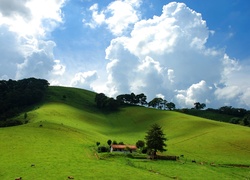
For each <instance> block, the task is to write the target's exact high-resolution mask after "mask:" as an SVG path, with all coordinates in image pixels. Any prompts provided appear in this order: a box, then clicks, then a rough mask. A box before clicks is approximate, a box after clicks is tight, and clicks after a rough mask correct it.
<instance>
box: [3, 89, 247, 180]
mask: <svg viewBox="0 0 250 180" xmlns="http://www.w3.org/2000/svg"><path fill="white" fill-rule="evenodd" d="M94 97H95V94H94V93H92V92H89V91H84V90H80V89H75V88H65V87H64V88H63V87H50V88H49V91H48V96H47V97H46V98H45V100H44V104H41V105H39V106H37V107H34V110H32V111H30V112H28V118H27V119H28V120H29V121H30V123H28V124H25V125H22V126H16V127H9V128H1V129H0V147H1V148H0V154H1V161H0V179H6V180H8V179H14V178H15V177H18V176H22V177H23V179H36V180H39V179H41V180H44V179H52V180H54V179H58V180H59V179H60V180H61V179H67V176H73V177H75V179H111V178H115V179H171V178H175V177H176V178H180V179H231V178H232V179H247V178H249V177H250V171H249V168H238V167H222V166H220V165H221V164H244V165H250V160H249V159H250V138H249V135H250V128H248V127H243V126H238V125H232V124H227V123H222V122H216V121H211V120H206V119H202V118H198V117H194V116H189V115H186V114H181V113H177V112H172V111H160V110H155V109H148V108H145V107H136V106H135V107H134V106H133V107H124V108H122V109H121V110H120V111H118V112H115V113H105V112H102V111H99V110H98V109H97V108H96V107H95V106H94ZM19 118H23V115H20V117H19ZM153 123H159V124H160V125H161V126H162V127H163V130H164V133H165V134H166V137H167V138H168V141H167V144H168V147H167V149H168V151H167V152H165V154H169V155H178V156H179V155H184V157H183V158H181V159H180V161H177V162H172V161H150V160H138V159H129V158H128V157H126V156H124V157H123V156H118V157H115V158H104V159H102V158H101V159H99V156H101V155H100V154H99V155H97V154H96V149H97V146H96V142H97V141H98V142H101V145H107V140H108V139H111V140H116V141H118V142H120V141H123V142H124V143H126V144H135V142H136V141H137V140H139V139H141V140H143V139H144V137H145V133H146V131H147V130H148V128H149V127H150V125H151V124H153ZM192 160H195V161H196V162H197V163H192V162H191V161H192ZM199 163H202V165H201V164H199ZM210 163H214V164H215V165H216V166H211V165H210ZM32 164H34V165H35V166H33V167H31V165H32Z"/></svg>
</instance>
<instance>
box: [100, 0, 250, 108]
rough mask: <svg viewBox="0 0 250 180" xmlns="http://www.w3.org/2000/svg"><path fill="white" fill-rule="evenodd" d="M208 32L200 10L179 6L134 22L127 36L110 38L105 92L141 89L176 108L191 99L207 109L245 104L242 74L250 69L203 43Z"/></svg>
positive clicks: (139, 90)
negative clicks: (173, 103) (206, 106)
mask: <svg viewBox="0 0 250 180" xmlns="http://www.w3.org/2000/svg"><path fill="white" fill-rule="evenodd" d="M211 32H213V33H214V31H211V30H209V29H208V27H207V26H206V22H205V21H204V20H203V19H202V16H201V14H199V13H197V12H195V11H193V10H191V9H190V8H188V7H187V6H186V5H185V4H183V3H176V2H173V3H169V4H167V5H165V6H164V7H163V11H162V14H161V15H160V16H154V17H153V18H152V19H147V20H146V19H145V20H139V21H138V22H136V23H135V24H134V28H133V29H132V31H131V33H130V35H129V36H125V35H123V36H120V37H118V38H115V39H113V40H112V41H111V43H110V46H109V47H108V48H107V49H106V58H107V59H108V60H109V63H108V65H107V73H108V76H109V79H108V83H107V85H106V88H107V89H106V90H105V92H106V93H108V94H109V95H112V96H115V95H117V94H119V93H128V92H135V93H140V92H143V93H145V94H147V95H148V99H150V98H151V99H152V98H154V97H155V96H156V95H157V94H162V95H163V96H164V97H165V98H166V100H171V101H172V100H173V101H175V103H176V104H177V106H179V107H192V106H193V103H194V102H196V101H199V102H204V103H208V106H209V105H211V106H212V107H220V106H222V105H224V104H225V103H235V105H236V106H237V105H243V106H248V104H247V103H246V100H247V99H248V98H249V94H247V93H244V91H246V90H247V89H248V88H249V87H250V84H249V83H247V82H246V78H244V77H246V76H245V75H246V73H247V70H249V69H250V68H243V67H242V66H240V65H239V64H238V62H237V61H235V60H232V59H230V58H229V57H228V56H227V55H225V52H224V51H223V50H221V49H215V48H208V47H206V42H207V39H208V38H209V35H210V34H211ZM213 33H212V34H213ZM240 69H241V71H242V69H246V70H244V73H240V72H241V71H240ZM239 79H240V81H239ZM244 84H245V85H244ZM237 97H238V98H239V100H238V101H235V99H237Z"/></svg>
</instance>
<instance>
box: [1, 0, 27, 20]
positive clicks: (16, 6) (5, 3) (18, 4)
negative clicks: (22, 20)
mask: <svg viewBox="0 0 250 180" xmlns="http://www.w3.org/2000/svg"><path fill="white" fill-rule="evenodd" d="M27 1H28V0H23V1H19V0H12V1H10V0H1V2H0V12H1V14H2V15H3V16H7V17H11V16H16V15H21V16H24V17H26V18H29V17H30V10H29V9H28V8H27V7H26V6H25V4H26V2H27Z"/></svg>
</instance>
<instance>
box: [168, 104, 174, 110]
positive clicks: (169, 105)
mask: <svg viewBox="0 0 250 180" xmlns="http://www.w3.org/2000/svg"><path fill="white" fill-rule="evenodd" d="M167 108H168V109H169V110H170V111H171V110H174V109H175V104H174V103H173V102H169V103H167Z"/></svg>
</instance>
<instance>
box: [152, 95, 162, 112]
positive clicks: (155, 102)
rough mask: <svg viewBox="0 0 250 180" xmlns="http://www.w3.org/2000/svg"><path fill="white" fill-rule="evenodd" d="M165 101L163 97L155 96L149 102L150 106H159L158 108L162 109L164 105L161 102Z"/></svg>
mask: <svg viewBox="0 0 250 180" xmlns="http://www.w3.org/2000/svg"><path fill="white" fill-rule="evenodd" d="M162 102H163V99H162V98H158V97H156V98H154V99H153V100H151V101H150V102H149V103H148V106H149V107H150V106H152V107H154V108H158V109H161V108H162V106H161V103H162Z"/></svg>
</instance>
